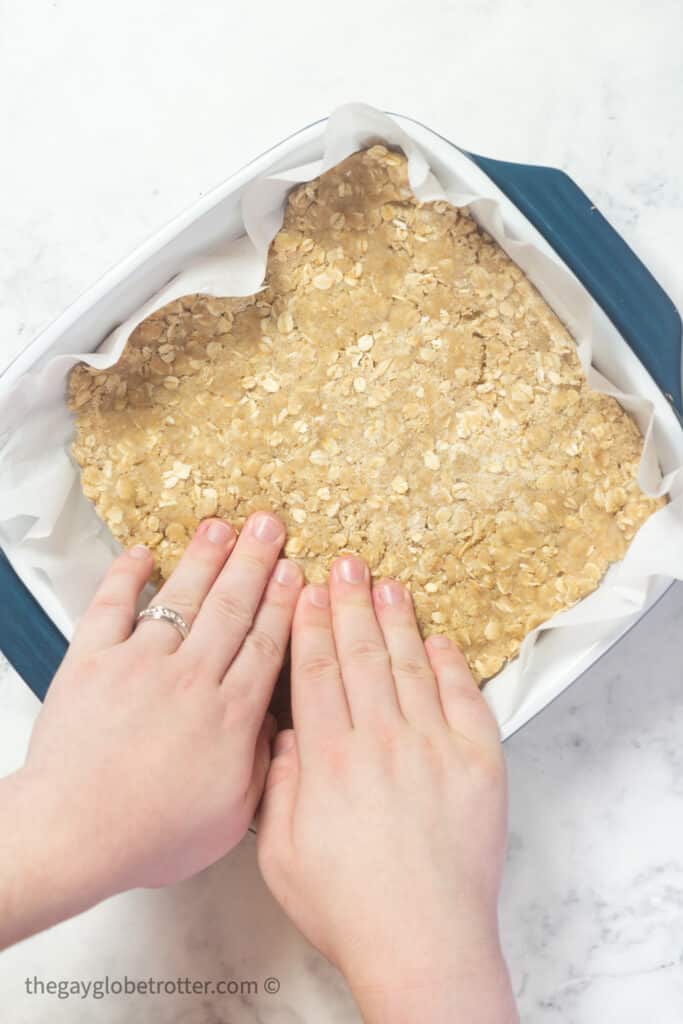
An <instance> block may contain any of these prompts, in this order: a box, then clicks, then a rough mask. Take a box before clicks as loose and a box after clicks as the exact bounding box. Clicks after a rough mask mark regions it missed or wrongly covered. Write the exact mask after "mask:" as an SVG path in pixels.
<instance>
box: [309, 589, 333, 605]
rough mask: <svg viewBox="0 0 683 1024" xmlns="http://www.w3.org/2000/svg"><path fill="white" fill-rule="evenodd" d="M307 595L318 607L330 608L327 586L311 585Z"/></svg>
mask: <svg viewBox="0 0 683 1024" xmlns="http://www.w3.org/2000/svg"><path fill="white" fill-rule="evenodd" d="M306 596H307V597H308V600H309V601H310V602H311V604H312V605H315V607H316V608H329V606H330V595H329V593H328V591H327V587H315V586H313V587H309V588H308V590H307V591H306Z"/></svg>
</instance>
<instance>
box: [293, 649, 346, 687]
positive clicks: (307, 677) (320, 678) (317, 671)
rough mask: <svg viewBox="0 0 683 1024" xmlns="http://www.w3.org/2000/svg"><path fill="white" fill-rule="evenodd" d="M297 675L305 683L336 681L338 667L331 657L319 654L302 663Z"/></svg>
mask: <svg viewBox="0 0 683 1024" xmlns="http://www.w3.org/2000/svg"><path fill="white" fill-rule="evenodd" d="M298 674H299V678H300V679H301V680H302V681H303V682H305V683H312V684H315V683H321V682H326V681H327V680H329V679H336V678H337V677H338V675H339V666H338V664H337V662H336V660H335V659H334V658H333V657H331V656H330V655H325V654H321V655H319V656H318V657H314V658H309V659H308V660H306V661H303V662H302V663H301V664H300V666H299V670H298Z"/></svg>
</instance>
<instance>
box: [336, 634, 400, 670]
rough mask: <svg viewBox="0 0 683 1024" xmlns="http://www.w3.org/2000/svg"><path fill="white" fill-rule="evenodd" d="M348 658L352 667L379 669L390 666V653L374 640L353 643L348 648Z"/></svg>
mask: <svg viewBox="0 0 683 1024" xmlns="http://www.w3.org/2000/svg"><path fill="white" fill-rule="evenodd" d="M346 656H347V660H348V662H349V664H350V665H363V666H364V667H370V668H378V669H381V668H387V667H388V666H389V652H388V651H387V649H386V647H384V646H383V645H382V644H379V643H376V642H375V641H374V640H356V641H353V642H352V643H350V644H349V645H348V647H347V648H346Z"/></svg>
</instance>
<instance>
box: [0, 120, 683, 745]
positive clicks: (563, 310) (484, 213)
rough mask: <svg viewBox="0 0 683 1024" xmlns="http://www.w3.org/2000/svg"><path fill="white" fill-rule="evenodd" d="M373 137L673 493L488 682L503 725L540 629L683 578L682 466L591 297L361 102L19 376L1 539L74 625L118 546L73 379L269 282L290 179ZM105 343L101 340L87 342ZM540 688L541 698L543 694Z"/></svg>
mask: <svg viewBox="0 0 683 1024" xmlns="http://www.w3.org/2000/svg"><path fill="white" fill-rule="evenodd" d="M375 141H384V142H386V143H388V144H389V145H392V146H398V147H400V148H401V149H402V150H403V151H404V152H405V154H406V156H407V157H408V160H409V164H408V170H409V179H410V184H411V187H412V189H413V192H414V193H415V195H416V197H417V198H418V199H420V200H423V201H425V200H432V199H438V198H445V199H448V200H449V201H450V202H451V203H453V204H454V205H455V206H463V205H468V206H469V207H470V209H471V210H472V213H473V214H474V216H475V217H476V219H477V220H478V221H479V223H480V224H481V225H482V226H483V227H484V228H485V229H486V230H487V231H488V232H489V233H490V234H491V235H492V236H493V238H495V239H496V241H497V242H498V243H499V244H500V245H501V246H502V247H503V248H504V249H505V250H506V252H507V253H508V254H509V255H510V257H511V258H512V259H513V260H514V261H515V262H516V263H517V264H518V265H519V266H520V267H521V268H522V269H523V270H524V271H525V272H526V273H527V275H528V276H529V277H530V278H531V280H532V281H533V283H534V284H535V285H536V287H538V288H539V290H540V291H541V292H542V294H543V295H544V297H545V298H546V300H547V301H548V302H549V304H550V305H551V306H552V308H553V309H554V310H555V312H556V313H557V314H558V316H559V317H560V318H561V319H562V320H563V321H564V323H565V324H566V325H567V327H568V329H569V330H570V332H571V333H572V335H573V336H574V338H575V340H576V342H577V347H578V354H579V358H580V360H581V363H582V366H583V368H584V371H585V373H586V376H587V379H588V382H589V384H590V385H591V387H594V388H595V389H596V390H598V391H603V392H605V393H607V394H610V395H613V396H614V397H615V398H616V399H617V400H618V401H619V402H620V403H621V405H622V406H623V407H624V408H625V409H627V410H628V411H629V412H631V413H632V414H633V415H634V416H635V418H636V420H637V421H638V423H639V425H640V426H641V429H642V430H643V431H644V435H645V444H644V449H643V456H642V460H641V464H640V469H639V483H640V485H641V487H642V488H643V490H644V491H645V492H646V493H648V494H651V495H662V494H667V495H668V496H669V498H670V501H669V504H668V505H667V506H666V507H665V508H663V509H662V510H660V511H659V512H657V513H656V514H655V515H654V516H652V517H651V518H650V519H649V520H648V521H647V523H645V525H644V526H643V527H642V528H641V530H640V531H639V532H638V534H637V536H636V537H635V539H634V541H633V542H632V544H631V546H630V548H629V550H628V552H627V554H626V556H625V558H624V559H623V561H622V562H620V563H618V564H617V565H615V566H613V567H612V568H611V569H610V570H609V572H608V574H607V576H606V577H605V579H604V580H603V582H602V584H601V585H600V587H599V588H598V589H597V590H596V591H595V592H594V593H592V594H591V595H589V596H588V597H587V598H585V599H584V600H583V601H581V602H580V603H578V604H577V605H575V606H574V607H573V608H571V609H570V610H568V611H565V612H562V613H560V614H559V615H556V616H555V617H554V618H552V619H551V620H549V621H548V622H546V623H545V624H544V625H543V626H541V627H539V628H538V629H536V630H534V632H533V633H531V634H529V636H528V637H527V638H526V639H525V641H524V643H523V645H522V650H521V652H520V656H519V658H517V659H516V660H515V661H514V662H512V663H511V664H509V665H508V666H507V667H506V668H505V669H504V670H503V672H501V673H500V674H499V675H498V676H497V677H496V679H494V680H493V681H491V682H490V683H489V684H487V687H486V694H487V697H488V700H489V703H490V704H491V706H492V708H493V710H494V712H495V714H496V716H497V718H498V721H499V723H500V724H501V727H502V728H503V729H504V728H505V723H506V722H507V721H509V720H510V719H511V717H512V716H515V715H518V714H519V712H520V710H521V709H522V708H523V706H524V703H525V701H529V700H530V699H531V698H533V697H534V693H533V692H532V691H533V690H534V689H535V688H537V687H539V686H542V685H543V680H539V678H538V674H537V673H536V674H535V673H534V672H533V671H532V668H533V664H532V663H533V651H534V648H535V646H536V644H537V642H538V639H539V636H540V635H541V634H542V633H543V631H545V630H551V629H553V630H555V629H560V628H561V629H562V631H563V637H564V639H565V640H566V644H567V645H570V646H571V645H573V644H576V643H577V642H580V640H581V637H582V636H583V635H584V632H585V628H586V625H587V624H590V625H595V624H596V623H600V622H605V623H607V622H615V621H617V620H619V619H622V618H623V617H625V616H632V615H633V614H634V612H637V611H638V610H639V609H640V608H641V607H642V606H643V604H644V603H645V602H646V600H647V596H648V584H649V581H650V580H651V579H652V577H654V576H665V577H675V578H678V579H681V578H683V466H678V467H674V468H673V469H671V471H670V472H669V473H668V474H667V476H666V477H665V478H663V477H662V474H661V472H660V468H659V465H660V459H659V453H658V450H657V441H656V434H655V432H654V431H653V429H652V427H653V421H654V408H653V405H652V403H651V402H650V401H648V400H647V399H646V398H644V397H641V396H639V395H637V394H629V395H625V394H622V393H620V392H618V391H617V390H616V388H615V387H613V386H612V385H611V384H610V382H609V381H608V380H607V379H606V378H605V377H603V376H602V375H601V374H600V373H598V371H597V370H596V369H595V368H594V367H593V366H592V365H591V331H592V322H593V316H594V313H595V307H594V304H593V302H592V300H591V299H590V297H589V296H588V295H587V293H586V292H585V290H584V289H583V288H582V287H581V286H580V285H579V284H578V282H577V281H576V280H575V278H574V277H573V276H572V275H571V274H570V273H569V272H568V271H567V270H566V268H565V267H564V266H563V265H562V264H561V262H560V261H559V260H558V259H555V258H552V257H550V256H549V255H547V254H546V253H544V252H542V251H541V250H540V248H539V247H538V246H537V245H536V244H535V243H534V242H533V241H530V240H528V239H524V238H521V237H517V236H514V237H513V235H512V234H511V233H510V232H509V231H508V230H506V227H505V225H504V222H503V216H502V213H501V209H500V206H499V203H498V202H497V201H496V200H494V199H491V198H488V197H484V196H480V195H477V194H475V193H474V192H472V191H471V189H470V186H469V185H468V182H467V181H466V180H464V179H463V176H462V174H458V173H457V172H454V173H453V174H448V173H444V172H442V178H441V180H437V178H436V176H435V175H434V174H433V173H432V171H431V169H430V166H429V162H428V160H427V158H426V156H425V154H424V153H422V152H421V151H420V148H419V147H418V145H417V144H416V143H415V141H414V140H413V139H412V138H410V137H409V135H408V134H407V133H406V132H405V131H404V130H403V129H402V128H401V127H400V126H399V125H398V124H397V123H396V122H395V121H393V120H392V119H391V118H390V117H389V116H387V115H385V114H383V113H381V112H380V111H378V110H375V109H373V108H371V107H368V106H365V105H363V104H349V105H347V106H344V107H341V108H339V109H338V110H336V111H335V112H334V113H333V114H332V115H331V117H330V119H329V121H328V125H327V130H326V134H325V139H324V154H323V157H322V159H321V160H319V161H315V162H314V163H310V164H307V165H305V166H299V167H293V168H292V169H290V170H287V171H282V172H279V173H277V174H276V175H273V176H270V177H262V178H257V179H255V180H253V181H252V182H251V183H250V184H249V185H248V186H247V188H246V191H245V192H244V194H243V197H242V216H243V222H244V229H245V234H244V236H243V237H241V238H239V239H238V240H236V241H235V242H233V243H231V244H229V245H228V246H226V247H224V248H223V250H222V252H221V255H220V256H219V257H216V256H214V257H212V258H211V259H204V260H199V261H196V262H195V263H194V264H193V265H192V266H188V268H187V270H186V271H185V272H183V273H181V274H180V275H179V276H177V277H176V278H174V280H173V281H172V283H171V284H170V285H169V286H168V287H167V288H165V289H163V290H162V291H161V292H159V293H158V294H156V295H154V296H153V297H152V298H151V299H150V300H149V301H148V302H147V303H146V304H145V305H144V306H142V307H141V308H140V309H139V310H137V312H136V313H135V315H134V316H132V317H131V318H130V319H129V320H127V321H126V322H125V323H123V324H122V325H121V326H120V327H118V328H117V329H116V330H115V331H114V332H113V333H112V334H111V335H110V336H109V337H108V338H106V339H105V340H104V341H103V342H102V344H100V345H99V347H98V348H97V351H92V352H79V353H74V354H69V355H59V356H55V357H54V358H52V359H51V360H48V361H47V362H46V363H45V364H44V365H43V366H42V367H41V368H40V369H38V370H35V371H30V372H28V373H26V374H24V376H23V377H21V378H20V379H19V380H18V381H17V382H16V384H15V385H14V387H13V388H12V389H11V391H10V392H9V394H8V395H6V397H5V399H4V401H3V402H2V403H1V404H0V443H2V434H3V432H4V433H5V440H4V445H3V447H2V450H1V451H0V542H1V543H2V545H3V546H4V547H5V548H6V550H8V552H10V554H11V558H12V561H13V562H14V564H15V565H16V566H22V565H23V566H30V567H32V568H33V569H35V570H37V571H39V573H40V574H41V575H42V577H43V579H44V581H45V583H46V585H47V586H48V588H49V589H50V592H51V593H52V594H53V595H54V596H55V597H56V598H57V600H58V603H59V607H60V615H59V619H60V621H59V623H58V624H59V625H60V626H61V628H63V629H65V631H66V632H67V634H68V635H70V634H71V631H72V630H73V628H74V625H75V622H76V621H77V619H78V617H79V616H80V615H81V613H82V612H83V610H84V609H85V607H86V605H87V603H88V601H89V600H90V598H91V596H92V594H93V593H94V591H95V589H96V586H97V584H98V582H99V580H100V579H101V577H102V574H103V573H104V571H105V569H106V567H107V565H108V564H109V562H110V561H111V559H112V557H113V556H114V554H116V552H117V551H118V550H119V549H118V545H117V544H116V542H115V541H114V540H113V538H112V537H111V535H110V534H109V531H108V529H107V528H106V526H104V524H102V523H101V521H100V520H99V518H98V517H97V515H96V514H95V511H94V509H93V506H92V505H91V503H90V502H89V501H88V500H87V499H86V498H85V497H84V496H83V494H82V492H81V487H80V480H79V470H78V467H77V466H76V464H75V463H74V461H73V460H72V458H71V456H70V454H69V450H68V449H69V444H70V440H71V437H72V434H73V422H72V417H71V414H70V413H69V411H68V409H67V407H66V401H65V394H66V381H67V375H68V373H69V371H70V370H71V368H72V367H73V366H74V364H75V363H77V362H79V361H81V360H82V361H84V362H86V363H88V364H90V365H91V366H97V367H100V368H104V367H109V366H112V365H113V364H114V363H115V362H116V361H117V359H118V358H119V356H120V354H121V352H122V351H123V348H124V346H125V344H126V341H127V339H128V337H129V336H130V334H131V332H132V330H133V329H134V328H135V327H136V325H137V324H138V323H140V321H141V320H143V319H144V318H145V317H146V316H147V315H149V313H151V312H152V311H153V310H155V309H158V308H159V307H161V306H163V305H165V304H166V303H167V302H170V301H171V300H173V299H175V298H178V297H180V296H182V295H187V294H190V293H194V292H205V293H208V294H212V295H249V294H252V293H253V292H255V291H257V290H258V289H259V287H260V286H261V284H262V280H263V275H264V270H265V264H266V255H267V250H268V246H269V244H270V241H271V239H272V238H273V236H274V235H275V233H276V232H277V231H278V229H279V228H280V226H281V223H282V216H283V209H284V203H285V200H286V196H287V193H288V192H289V190H290V189H291V188H292V186H293V185H295V184H297V183H299V182H302V181H310V180H311V179H312V178H315V177H317V176H318V175H319V174H321V173H322V172H323V171H325V170H327V169H328V168H330V167H332V166H334V165H335V164H336V163H338V162H339V161H340V160H342V159H344V158H345V157H346V156H348V155H350V154H351V153H353V152H355V151H356V150H358V149H360V148H362V147H364V146H367V145H368V144H370V143H372V142H375ZM98 340H99V339H97V338H94V339H93V348H95V347H96V346H97V342H98ZM535 696H536V698H537V697H538V694H536V695H535Z"/></svg>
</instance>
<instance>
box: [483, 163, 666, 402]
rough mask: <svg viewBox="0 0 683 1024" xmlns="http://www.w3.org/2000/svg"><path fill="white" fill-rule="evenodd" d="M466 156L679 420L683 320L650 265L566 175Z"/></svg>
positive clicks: (557, 171)
mask: <svg viewBox="0 0 683 1024" xmlns="http://www.w3.org/2000/svg"><path fill="white" fill-rule="evenodd" d="M466 155H467V156H468V157H469V158H470V159H471V160H473V161H474V163H476V164H477V166H478V167H480V168H481V170H482V171H483V172H484V173H485V174H486V175H488V177H489V178H491V180H492V181H493V182H494V183H495V184H496V185H497V186H498V188H499V189H500V190H501V192H504V193H505V195H506V196H507V197H508V198H509V199H510V200H511V201H512V202H513V203H514V204H515V206H517V207H518V208H519V209H520V210H521V212H522V213H523V214H524V215H525V216H526V217H527V219H528V220H530V221H531V223H532V224H533V225H534V227H535V228H537V229H538V231H539V232H540V233H541V234H542V235H543V237H544V238H545V239H546V241H547V242H548V243H549V244H550V245H551V246H552V248H553V249H554V250H555V252H556V253H557V254H558V256H559V257H560V258H561V259H562V260H564V262H565V263H566V264H567V266H568V267H569V268H570V270H572V271H573V272H574V274H575V275H576V277H577V278H578V279H579V281H581V283H582V284H583V285H584V287H585V288H586V289H587V290H588V291H589V292H590V294H591V295H592V296H593V298H594V299H595V301H596V302H597V303H598V305H599V306H601V307H602V309H603V310H604V311H605V313H606V314H607V316H608V317H609V319H610V320H611V321H612V323H613V324H614V326H615V327H616V328H617V330H618V331H619V333H620V334H621V335H622V337H623V338H624V339H625V341H626V342H627V343H628V345H629V346H630V347H631V348H632V349H633V351H634V352H635V354H636V355H637V356H638V358H639V359H640V361H641V363H642V364H643V366H644V367H645V369H646V370H647V371H648V372H649V373H650V376H651V377H652V378H653V379H654V381H655V383H656V384H657V385H658V387H659V388H660V389H661V391H662V392H663V393H664V394H665V395H666V397H667V398H668V400H669V402H670V403H671V405H672V406H673V407H674V409H675V410H676V412H677V413H678V416H679V418H680V417H681V415H683V395H682V394H681V318H680V315H679V313H678V310H677V309H676V307H675V306H674V304H673V302H672V301H671V299H670V298H669V296H668V295H667V294H666V292H665V291H664V290H663V288H662V287H661V286H660V285H659V284H658V283H657V281H656V280H655V279H654V277H653V276H652V274H651V273H650V271H649V270H648V269H647V267H645V266H644V265H643V264H642V263H641V261H640V260H639V259H638V257H637V256H636V254H635V253H634V252H633V250H632V249H631V248H629V246H628V245H627V244H626V242H625V241H624V240H623V238H621V237H620V235H618V234H617V232H616V231H615V230H614V228H613V227H612V226H611V224H610V223H609V222H608V221H607V220H606V219H605V218H604V217H603V215H602V214H601V213H600V211H599V210H598V209H597V208H596V207H595V206H594V204H593V203H592V202H591V200H590V199H589V198H588V196H587V195H586V194H585V192H582V190H581V189H580V188H579V187H578V185H576V184H575V183H574V182H573V181H572V179H571V178H570V177H569V176H568V175H566V174H565V173H564V171H560V170H557V169H556V168H554V167H537V166H533V165H531V164H514V163H508V162H507V161H503V160H492V159H490V158H489V157H485V156H478V155H477V154H476V153H467V154H466Z"/></svg>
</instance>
